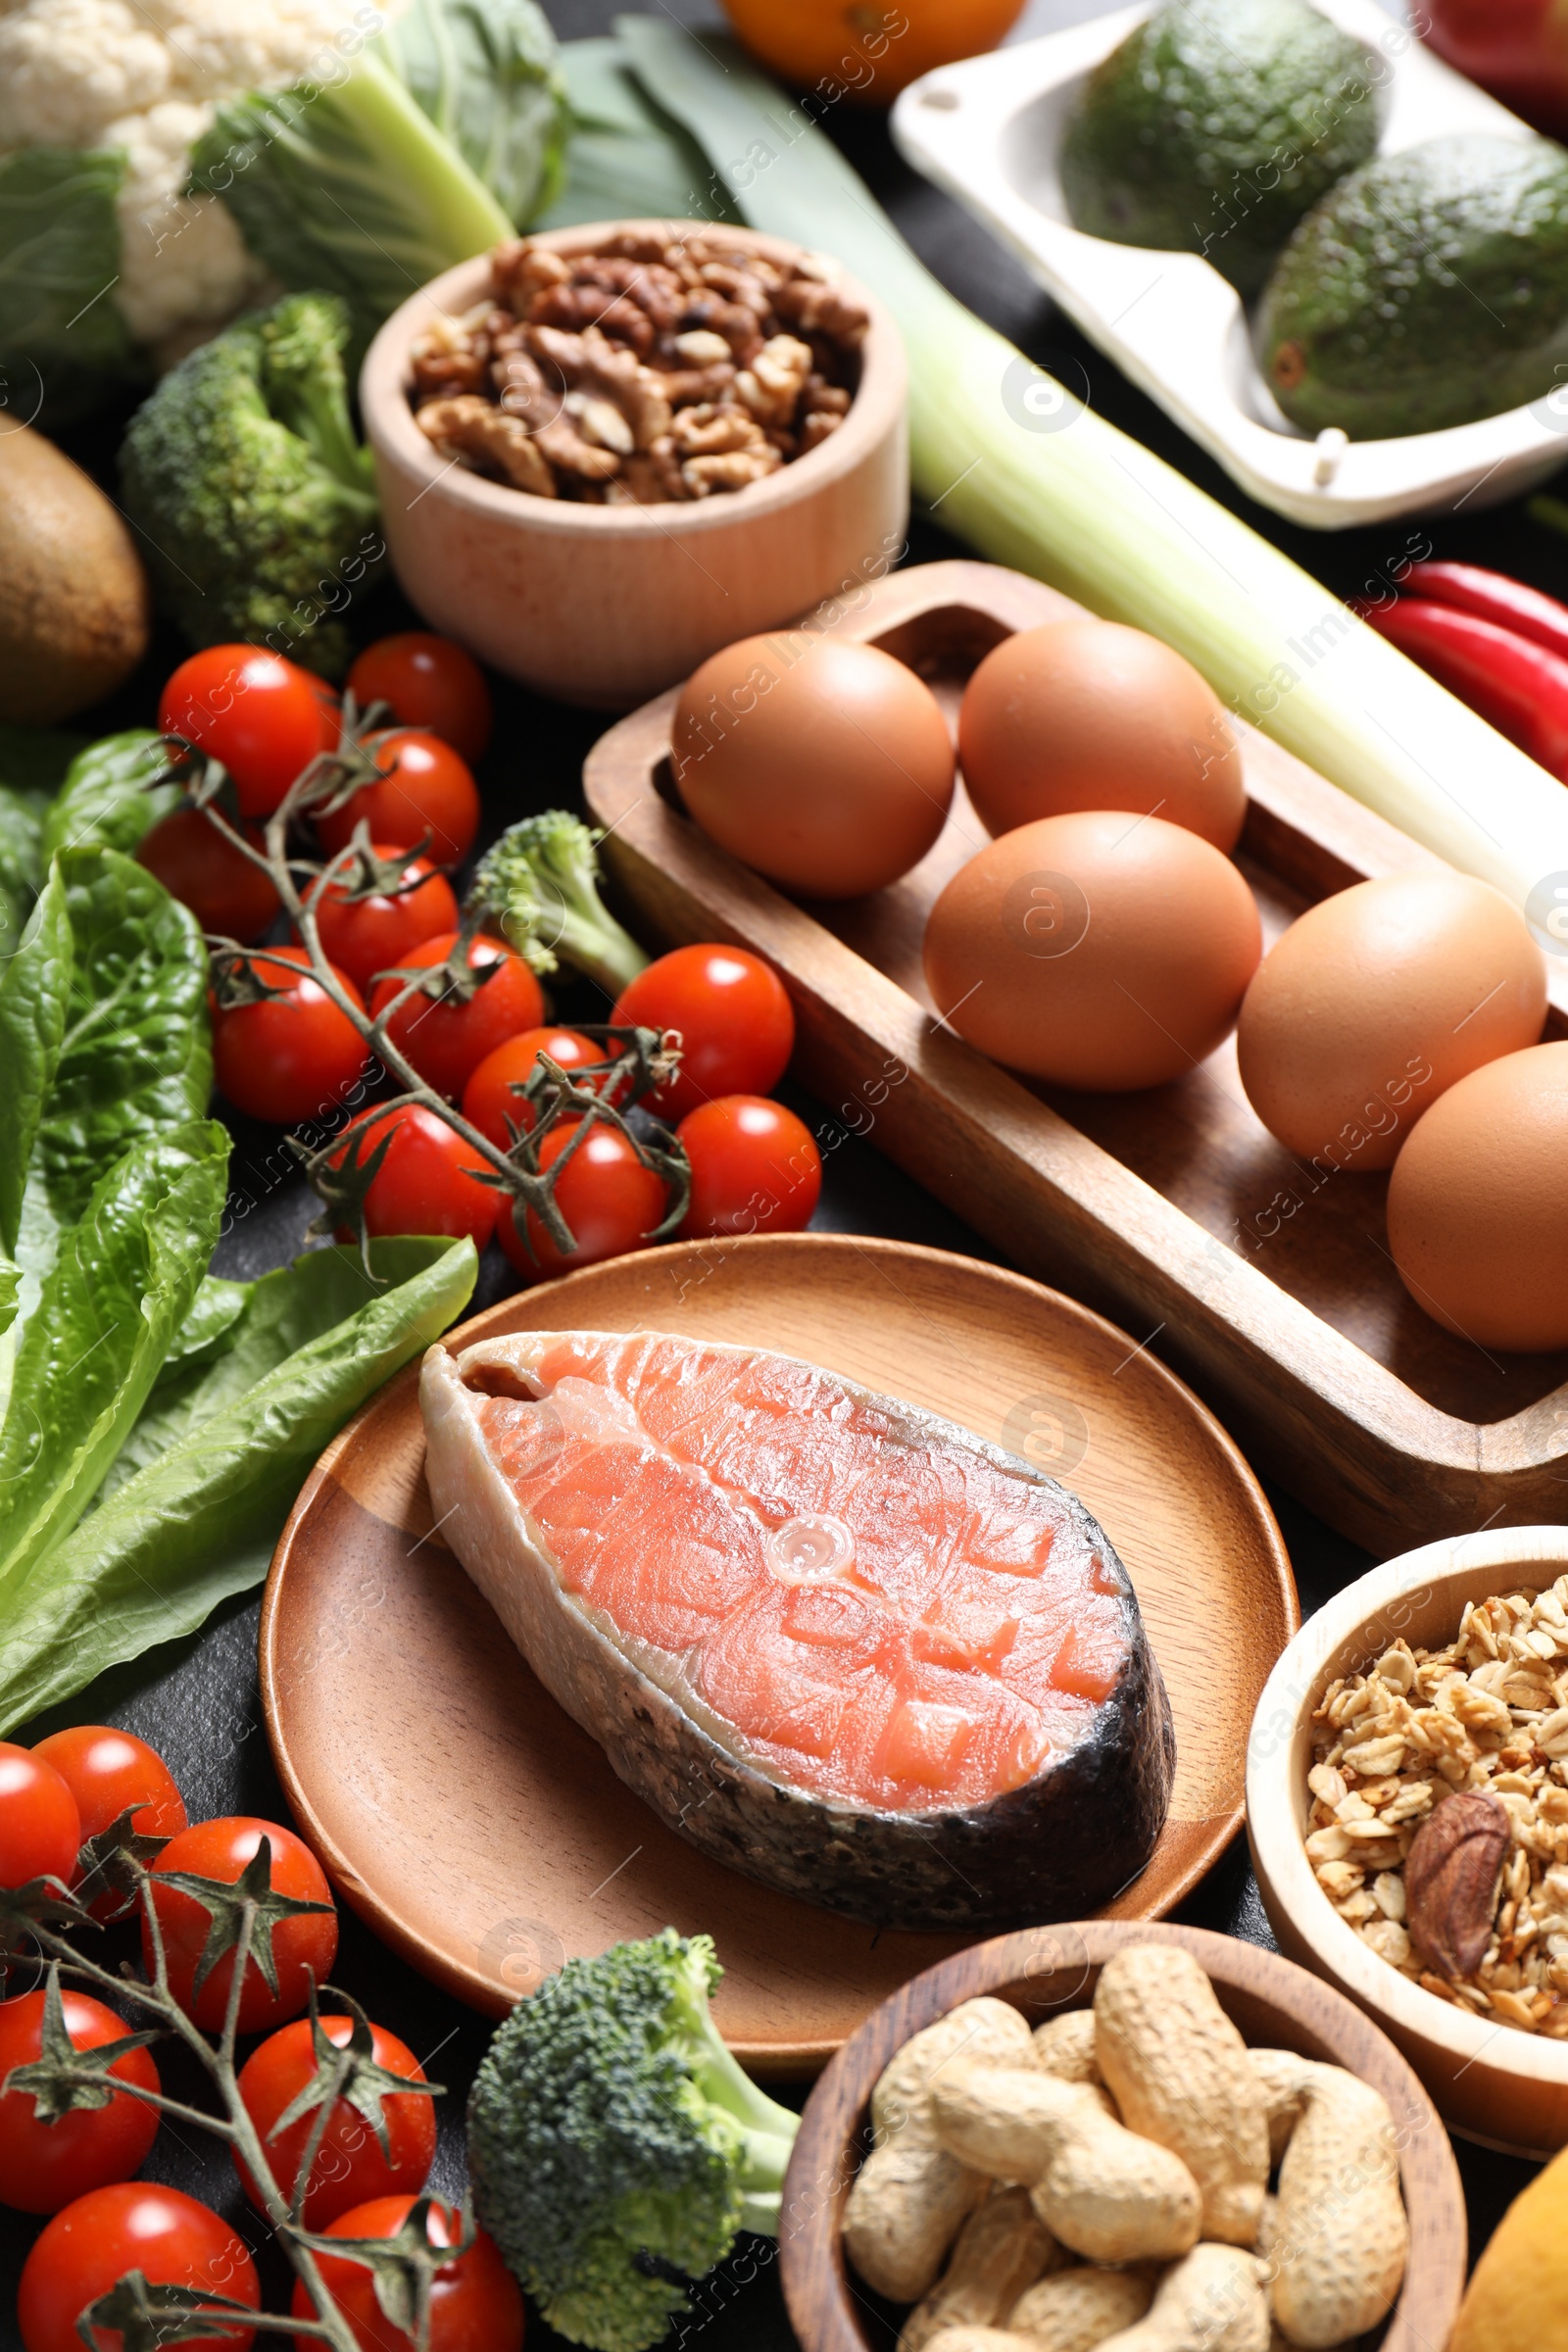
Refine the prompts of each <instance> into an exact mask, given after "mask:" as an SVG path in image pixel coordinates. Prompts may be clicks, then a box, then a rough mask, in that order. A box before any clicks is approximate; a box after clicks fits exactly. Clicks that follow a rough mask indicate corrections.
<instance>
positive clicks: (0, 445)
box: [0, 418, 151, 727]
mask: <svg viewBox="0 0 1568 2352" xmlns="http://www.w3.org/2000/svg"><path fill="white" fill-rule="evenodd" d="M150 623H151V603H150V599H149V596H148V591H147V575H146V573H145V572H144V571H143V569H142V564H141V559H140V557H139V556H138V555H137V553H136V549H135V545H134V543H133V541H132V539H131V536H130V533H129V531H128V530H127V529H126V527H125V525H124V523H123V520H122V519H121V516H120V514H119V512H118V510H117V509H116V508H115V507H114V505H113V504H112V503H111V501H110V500H109V499H107V498H106V497H105V496H104V494H103V492H102V491H101V490H100V489H99V487H98V485H97V483H96V482H94V481H93V480H92V479H91V477H90V476H89V475H87V474H85V473H83V472H82V470H81V467H80V466H74V465H73V464H72V462H71V460H70V459H69V458H68V457H66V456H65V455H64V453H63V452H62V451H60V450H58V449H57V448H56V447H55V445H54V443H53V442H52V441H48V440H46V439H45V438H44V436H43V434H42V433H36V432H34V431H33V429H32V427H31V426H30V425H26V424H10V423H8V422H6V421H5V420H4V419H3V418H0V720H4V721H7V722H9V723H10V724H12V725H16V726H37V727H48V726H54V725H57V724H58V722H59V721H60V720H61V719H64V718H73V717H74V716H75V714H76V712H77V711H85V710H87V709H88V708H89V707H90V706H91V705H92V704H93V703H98V702H102V700H103V698H104V696H105V695H107V694H113V692H114V691H115V688H116V687H117V686H121V685H123V683H124V681H125V679H126V678H128V677H129V675H130V673H131V671H132V670H133V669H134V668H135V666H136V664H137V662H139V661H140V660H141V658H142V656H143V654H144V653H145V652H146V651H147V638H148V631H149V627H150Z"/></svg>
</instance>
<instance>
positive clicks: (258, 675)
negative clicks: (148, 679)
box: [158, 645, 322, 817]
mask: <svg viewBox="0 0 1568 2352" xmlns="http://www.w3.org/2000/svg"><path fill="white" fill-rule="evenodd" d="M158 724H159V726H160V727H161V728H162V729H163V732H164V733H165V734H166V735H182V736H183V737H184V738H185V741H186V742H187V743H194V744H195V745H196V747H197V749H198V750H200V751H203V752H206V753H207V755H208V757H209V758H210V759H213V760H221V761H222V763H223V765H224V767H226V768H227V770H228V772H229V774H230V776H232V778H233V779H234V790H235V792H236V794H237V795H238V797H239V812H240V814H241V816H250V817H257V816H270V815H271V813H272V810H273V809H275V808H276V807H277V806H278V804H279V802H280V801H281V800H282V798H283V795H284V794H285V793H286V792H287V790H288V788H289V786H290V785H291V784H292V783H293V781H294V779H295V777H296V776H298V775H301V774H302V773H303V772H304V770H305V769H306V768H307V767H309V766H310V764H311V761H312V760H314V759H315V758H316V756H317V754H318V752H319V751H320V750H321V748H322V715H321V704H320V702H319V698H318V691H317V687H316V685H315V682H314V681H313V679H312V678H311V676H310V673H309V672H308V671H307V670H303V669H300V668H299V667H298V666H297V665H296V664H295V663H294V662H285V661H284V659H283V657H282V655H281V654H270V653H267V652H265V651H264V650H263V649H262V648H261V647H260V646H255V645H210V646H208V648H207V649H206V651H205V652H204V653H200V654H192V655H191V657H190V660H189V661H188V662H181V663H180V665H179V667H178V668H177V669H176V670H175V672H174V674H173V676H172V678H171V679H170V681H169V684H168V685H167V686H166V687H165V688H164V692H163V699H162V701H161V702H160V703H159V706H158Z"/></svg>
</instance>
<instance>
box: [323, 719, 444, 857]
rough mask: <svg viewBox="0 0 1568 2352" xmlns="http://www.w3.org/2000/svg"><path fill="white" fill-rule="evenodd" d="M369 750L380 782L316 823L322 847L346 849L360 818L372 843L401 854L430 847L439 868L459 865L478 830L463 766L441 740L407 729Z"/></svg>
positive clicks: (364, 788)
mask: <svg viewBox="0 0 1568 2352" xmlns="http://www.w3.org/2000/svg"><path fill="white" fill-rule="evenodd" d="M370 750H371V751H372V753H373V754H374V758H375V764H376V766H377V768H378V769H379V770H380V780H379V781H378V782H377V783H374V784H365V785H362V786H361V788H360V790H359V791H358V792H357V793H355V795H354V796H353V798H352V799H351V800H349V801H347V802H345V803H344V805H343V807H342V808H341V809H334V810H333V812H332V814H331V815H330V816H323V817H321V818H319V820H318V823H317V828H316V829H317V831H318V833H319V835H320V837H321V843H322V846H323V848H325V849H326V850H327V851H328V852H329V853H335V852H336V851H338V850H342V849H346V848H347V847H348V844H349V842H350V841H351V840H352V839H353V835H354V828H355V826H356V825H357V824H358V823H359V821H360V819H361V818H362V817H364V819H365V820H366V822H367V823H368V826H369V828H370V838H371V840H372V841H391V842H395V843H396V844H397V846H398V848H399V849H400V850H417V849H421V848H423V847H425V846H426V843H428V848H429V854H430V856H431V858H433V859H434V861H435V863H436V864H437V865H461V864H462V863H463V860H464V858H466V856H467V855H468V852H469V851H470V850H471V849H472V847H473V837H474V835H475V834H476V833H477V832H478V830H479V787H478V786H477V784H475V782H474V780H473V777H472V776H471V774H470V773H469V771H468V763H467V761H466V760H460V759H459V757H458V755H457V753H456V752H455V751H454V750H453V749H452V746H451V745H450V744H449V743H443V742H442V741H441V738H440V737H439V735H424V734H419V733H417V732H415V731H412V730H409V729H405V728H397V729H394V731H393V732H392V733H391V734H389V735H376V736H372V738H371V740H370Z"/></svg>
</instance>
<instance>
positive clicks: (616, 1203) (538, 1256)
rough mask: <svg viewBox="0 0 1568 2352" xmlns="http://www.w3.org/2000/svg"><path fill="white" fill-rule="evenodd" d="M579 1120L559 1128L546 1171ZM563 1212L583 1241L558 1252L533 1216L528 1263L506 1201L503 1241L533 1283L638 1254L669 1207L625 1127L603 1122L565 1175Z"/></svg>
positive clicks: (551, 1138)
mask: <svg viewBox="0 0 1568 2352" xmlns="http://www.w3.org/2000/svg"><path fill="white" fill-rule="evenodd" d="M579 1124H580V1122H579V1121H577V1120H575V1119H573V1120H571V1121H569V1122H565V1121H564V1122H563V1124H562V1125H561V1126H559V1127H553V1128H552V1129H551V1131H550V1133H549V1134H548V1135H547V1136H546V1137H545V1140H544V1143H543V1144H542V1146H541V1147H540V1152H539V1165H540V1169H541V1172H542V1171H543V1170H544V1169H546V1168H550V1167H553V1166H554V1165H555V1163H556V1161H557V1160H558V1159H559V1158H560V1157H561V1154H562V1153H563V1152H564V1150H565V1149H566V1145H567V1143H568V1142H569V1141H570V1139H571V1137H572V1136H573V1135H575V1133H576V1132H577V1128H578V1125H579ZM556 1200H557V1201H558V1203H559V1205H560V1208H561V1213H562V1215H563V1216H564V1218H565V1220H566V1223H567V1224H568V1225H569V1226H570V1228H571V1231H572V1234H573V1237H574V1239H575V1241H576V1245H577V1246H576V1248H575V1249H574V1250H558V1249H557V1247H556V1245H555V1243H554V1242H553V1241H552V1240H551V1239H550V1236H549V1234H548V1233H546V1231H545V1229H544V1227H543V1225H542V1224H541V1223H540V1221H539V1218H538V1216H537V1214H536V1213H535V1212H534V1211H533V1210H532V1209H530V1210H529V1211H528V1234H529V1238H530V1240H531V1241H532V1243H533V1246H534V1256H533V1257H531V1258H530V1257H529V1255H528V1252H527V1250H525V1249H524V1248H523V1246H522V1243H521V1241H520V1240H519V1239H518V1236H517V1228H516V1226H515V1223H514V1221H513V1203H512V1201H511V1200H510V1199H504V1200H503V1201H502V1203H501V1211H500V1214H499V1215H498V1216H497V1218H496V1239H497V1241H499V1243H500V1244H501V1247H502V1249H503V1250H505V1251H506V1253H507V1255H508V1257H509V1258H510V1259H511V1260H512V1263H513V1264H514V1265H515V1267H516V1269H517V1272H518V1273H519V1274H522V1275H524V1276H526V1277H527V1278H528V1280H530V1281H535V1282H537V1281H540V1280H542V1279H543V1278H544V1277H545V1276H546V1275H550V1274H570V1273H572V1272H573V1271H574V1270H575V1268H576V1267H578V1266H593V1265H597V1264H598V1263H599V1260H600V1259H601V1258H604V1257H620V1256H622V1255H624V1253H625V1252H626V1251H627V1250H639V1249H641V1248H642V1246H643V1244H644V1243H645V1242H646V1241H647V1240H648V1238H649V1236H650V1235H651V1234H652V1233H653V1231H654V1229H655V1227H656V1226H658V1225H660V1224H662V1221H663V1217H664V1212H665V1210H666V1208H667V1207H668V1205H669V1203H668V1201H667V1200H666V1198H665V1194H664V1186H663V1181H662V1178H661V1177H659V1176H657V1175H656V1174H655V1172H654V1170H653V1169H652V1168H649V1167H645V1166H644V1165H643V1163H642V1161H641V1160H640V1159H639V1158H638V1156H637V1154H636V1152H634V1151H633V1149H632V1147H631V1144H630V1142H629V1141H628V1139H627V1138H626V1137H625V1136H624V1135H622V1134H621V1132H620V1129H619V1128H618V1127H610V1126H606V1125H605V1124H603V1123H602V1122H601V1121H600V1120H598V1119H596V1120H595V1121H594V1123H593V1127H592V1129H591V1131H590V1132H589V1134H588V1135H587V1137H586V1138H585V1139H584V1141H583V1142H582V1143H581V1144H579V1145H578V1147H577V1149H576V1151H575V1152H573V1153H572V1155H571V1161H570V1164H569V1166H567V1167H565V1168H564V1169H563V1171H562V1175H561V1181H560V1183H559V1184H558V1185H557V1187H556Z"/></svg>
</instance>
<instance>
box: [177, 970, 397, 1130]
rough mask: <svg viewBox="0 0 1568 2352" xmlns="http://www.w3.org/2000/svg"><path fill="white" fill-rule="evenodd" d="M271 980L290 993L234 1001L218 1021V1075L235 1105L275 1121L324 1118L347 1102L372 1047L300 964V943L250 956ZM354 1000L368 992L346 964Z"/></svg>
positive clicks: (292, 1123)
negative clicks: (252, 1002) (361, 988)
mask: <svg viewBox="0 0 1568 2352" xmlns="http://www.w3.org/2000/svg"><path fill="white" fill-rule="evenodd" d="M245 960H246V962H247V963H248V964H249V965H250V966H251V967H252V969H253V970H254V971H255V973H256V974H257V977H258V978H259V979H260V980H261V982H262V984H263V986H264V987H266V988H276V989H282V990H284V991H285V992H286V993H285V994H283V995H281V996H276V997H264V998H263V999H262V1000H261V1001H260V1003H258V1004H255V1005H230V1006H229V1007H228V1008H227V1009H226V1010H224V1011H220V1012H219V1013H217V1014H216V1015H215V1017H214V1021H213V1075H214V1077H215V1078H216V1079H217V1081H218V1087H219V1091H220V1093H221V1094H223V1095H226V1096H227V1098H228V1100H229V1102H230V1103H233V1105H234V1107H235V1109H236V1110H243V1111H244V1112H246V1114H247V1115H248V1116H249V1117H251V1118H253V1119H268V1120H270V1122H271V1124H272V1125H273V1126H274V1127H297V1126H298V1125H299V1124H300V1123H301V1121H302V1120H304V1119H311V1118H326V1117H329V1116H330V1115H331V1113H332V1112H333V1111H335V1110H340V1109H341V1108H342V1107H343V1103H344V1098H345V1097H346V1096H347V1094H348V1092H349V1090H350V1088H351V1087H352V1086H353V1084H354V1082H355V1080H356V1079H357V1078H358V1077H359V1076H360V1075H361V1073H362V1072H363V1070H364V1068H365V1065H366V1062H367V1060H368V1054H367V1053H366V1050H365V1040H364V1038H362V1037H361V1035H360V1033H359V1031H358V1030H357V1029H356V1028H355V1026H354V1023H353V1022H352V1021H351V1020H350V1019H349V1017H348V1014H347V1013H346V1012H340V1011H339V1010H338V1008H337V1006H336V1005H334V1004H333V1002H332V1000H331V998H330V997H329V996H328V995H327V993H326V991H325V989H324V988H323V987H322V986H321V984H320V982H319V980H316V979H313V978H312V976H311V974H310V972H309V970H302V969H301V966H302V965H307V964H308V962H309V957H308V956H306V953H305V950H304V949H303V948H259V949H257V950H255V951H254V952H253V953H252V954H251V955H249V956H247V957H246V958H245ZM338 978H339V979H340V980H341V981H342V983H343V986H344V988H345V989H346V990H347V991H348V994H349V996H350V998H351V999H352V1000H353V1002H354V1003H355V1004H356V1005H360V1006H361V1008H362V1009H363V1007H364V999H363V998H362V997H361V995H360V992H359V990H358V989H357V988H356V987H355V985H354V983H353V981H352V980H351V979H350V978H349V977H348V974H347V973H346V972H339V974H338Z"/></svg>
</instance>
